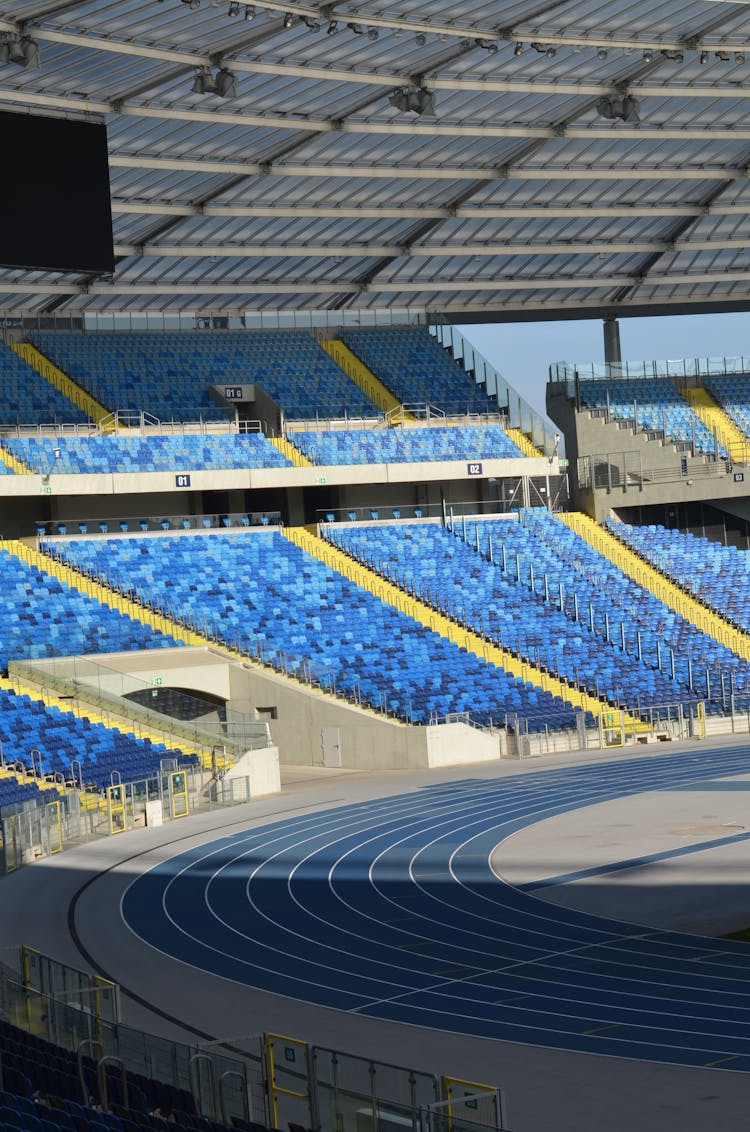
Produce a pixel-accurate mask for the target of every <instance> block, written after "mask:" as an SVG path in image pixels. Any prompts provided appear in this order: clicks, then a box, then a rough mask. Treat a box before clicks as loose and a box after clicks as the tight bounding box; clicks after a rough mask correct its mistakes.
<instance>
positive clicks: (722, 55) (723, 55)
mask: <svg viewBox="0 0 750 1132" xmlns="http://www.w3.org/2000/svg"><path fill="white" fill-rule="evenodd" d="M716 58H717V59H721V61H722V63H728V62H729V52H728V51H717V52H716Z"/></svg>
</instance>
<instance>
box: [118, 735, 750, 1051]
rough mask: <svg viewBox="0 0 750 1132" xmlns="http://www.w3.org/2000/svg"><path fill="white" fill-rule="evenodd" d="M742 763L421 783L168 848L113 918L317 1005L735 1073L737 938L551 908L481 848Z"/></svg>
mask: <svg viewBox="0 0 750 1132" xmlns="http://www.w3.org/2000/svg"><path fill="white" fill-rule="evenodd" d="M749 771H750V752H748V751H747V750H742V749H739V748H737V747H734V748H731V749H725V750H721V749H719V750H717V751H713V752H705V751H704V752H700V753H697V752H696V753H690V754H686V755H685V754H683V755H668V756H660V757H657V758H653V759H648V758H639V759H633V760H627V761H621V762H613V763H609V764H601V765H597V766H590V765H589V766H586V767H572V768H567V769H564V770H554V771H542V772H535V773H523V774H519V775H515V776H510V777H507V778H504V779H502V780H480V779H473V780H462V781H459V782H455V783H447V784H441V785H439V786H429V787H426V788H425V789H423V790H421V791H418V792H416V793H412V794H405V795H399V796H396V797H391V798H384V799H378V800H375V801H368V802H362V803H358V804H354V805H348V806H345V807H342V808H340V809H332V810H326V811H323V812H319V813H315V814H308V815H306V816H304V817H298V818H295V819H293V820H285V821H279V822H275V823H273V824H270V825H265V826H263V827H261V828H256V829H252V830H245V831H244V832H242V833H239V834H235V835H233V836H230V837H224V838H222V839H220V840H218V841H213V842H211V843H210V844H203V845H200V846H198V847H195V848H193V849H191V850H189V851H187V852H183V853H181V854H179V855H178V856H175V857H172V858H170V859H169V860H167V861H165V862H163V863H162V864H160V865H158V866H157V867H155V868H154V869H152V870H151V871H150V872H147V873H144V874H143V875H142V876H140V877H138V878H137V879H136V880H135V881H134V882H133V883H132V884H131V885H130V887H129V888H128V889H127V891H126V893H125V895H124V897H123V901H122V914H123V918H124V920H125V922H126V923H127V924H128V926H129V927H130V928H131V929H132V931H133V932H135V933H136V934H137V935H138V936H139V937H140V938H141V939H143V940H144V941H146V942H147V943H148V944H150V945H151V946H152V947H154V948H157V949H158V950H159V951H161V952H163V953H165V954H167V955H169V956H173V957H175V958H177V959H180V960H182V961H183V962H184V963H188V964H190V965H192V966H193V967H197V968H201V969H203V970H206V971H210V972H212V973H214V974H217V975H221V976H223V977H225V978H227V979H231V980H234V981H236V982H239V983H244V984H246V985H248V986H252V987H258V988H262V989H263V990H265V991H269V992H271V993H274V994H280V995H285V996H289V997H291V998H297V999H302V1000H305V1001H307V1002H311V1003H316V1004H318V1005H321V1006H327V1007H334V1008H337V1009H339V1010H347V1011H354V1012H357V1013H359V1014H363V1015H370V1016H373V1017H377V1018H384V1019H390V1020H393V1021H397V1022H407V1023H412V1024H416V1025H420V1026H428V1027H431V1028H434V1029H439V1030H447V1031H452V1032H456V1033H462V1034H471V1035H475V1036H479V1037H485V1038H497V1039H502V1040H506V1041H516V1042H523V1043H530V1044H533V1045H543V1046H552V1047H558V1048H562V1049H567V1050H575V1051H585V1052H590V1053H598V1054H609V1055H614V1056H619V1057H633V1058H642V1059H646V1060H650V1061H664V1062H672V1063H679V1064H685V1065H712V1066H720V1067H721V1068H723V1069H731V1070H741V1071H745V1072H747V1071H750V946H747V945H745V944H741V943H737V942H733V941H729V940H712V939H703V938H700V937H695V936H685V935H680V934H678V933H674V932H665V931H657V930H653V929H644V928H643V927H637V926H635V925H630V924H625V923H620V922H618V921H612V920H605V919H600V918H598V917H594V916H590V915H588V914H586V913H583V912H578V911H575V910H572V909H567V908H563V907H557V906H554V905H551V904H547V903H544V902H543V901H541V900H539V899H537V898H536V897H535V895H534V893H533V891H529V890H525V891H522V890H520V889H517V888H513V887H511V886H510V885H507V884H505V883H504V882H503V881H501V880H500V879H499V878H498V877H497V876H496V875H495V874H494V873H493V872H492V871H491V868H490V864H489V859H490V856H491V854H492V852H493V850H494V849H495V847H496V846H497V845H498V843H499V842H501V841H503V839H504V838H506V837H508V836H509V835H510V834H512V833H514V832H515V831H517V830H519V829H522V828H524V827H526V826H529V825H532V824H534V823H535V822H539V821H542V820H544V819H546V818H549V817H552V816H553V815H555V814H558V813H563V812H567V811H570V810H575V809H579V808H583V807H585V806H589V805H592V804H595V803H598V802H603V801H607V800H609V799H614V798H622V797H627V796H631V795H635V794H639V793H642V792H644V791H650V790H680V789H683V788H684V789H691V788H693V789H695V786H696V784H699V783H705V788H706V789H709V790H710V789H711V788H712V787H711V782H712V780H715V779H725V778H727V777H728V776H732V775H737V774H741V773H748V772H749ZM738 785H740V784H739V783H738ZM743 785H746V784H743ZM715 786H716V788H717V789H721V788H722V787H723V788H726V787H727V786H731V783H727V782H716V783H715ZM582 820H585V817H582Z"/></svg>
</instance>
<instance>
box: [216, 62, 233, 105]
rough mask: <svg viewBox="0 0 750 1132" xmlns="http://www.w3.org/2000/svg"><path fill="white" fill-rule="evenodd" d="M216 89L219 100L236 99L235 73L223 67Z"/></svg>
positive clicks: (218, 73)
mask: <svg viewBox="0 0 750 1132" xmlns="http://www.w3.org/2000/svg"><path fill="white" fill-rule="evenodd" d="M214 89H215V91H216V94H218V96H219V98H236V97H237V76H236V75H235V73H234V71H230V70H229V68H228V67H222V68H221V70H220V71H217V72H216V79H215V80H214Z"/></svg>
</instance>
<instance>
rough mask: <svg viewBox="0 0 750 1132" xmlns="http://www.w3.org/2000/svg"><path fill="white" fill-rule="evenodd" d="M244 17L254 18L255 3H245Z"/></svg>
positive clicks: (247, 18)
mask: <svg viewBox="0 0 750 1132" xmlns="http://www.w3.org/2000/svg"><path fill="white" fill-rule="evenodd" d="M245 19H246V20H254V19H255V5H254V4H246V5H245Z"/></svg>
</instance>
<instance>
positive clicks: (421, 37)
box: [414, 31, 427, 47]
mask: <svg viewBox="0 0 750 1132" xmlns="http://www.w3.org/2000/svg"><path fill="white" fill-rule="evenodd" d="M414 42H415V43H416V45H417V47H424V45H425V43H426V42H427V36H426V35H425V34H424V32H421V31H419V32H417V34H416V35H415V36H414Z"/></svg>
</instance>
